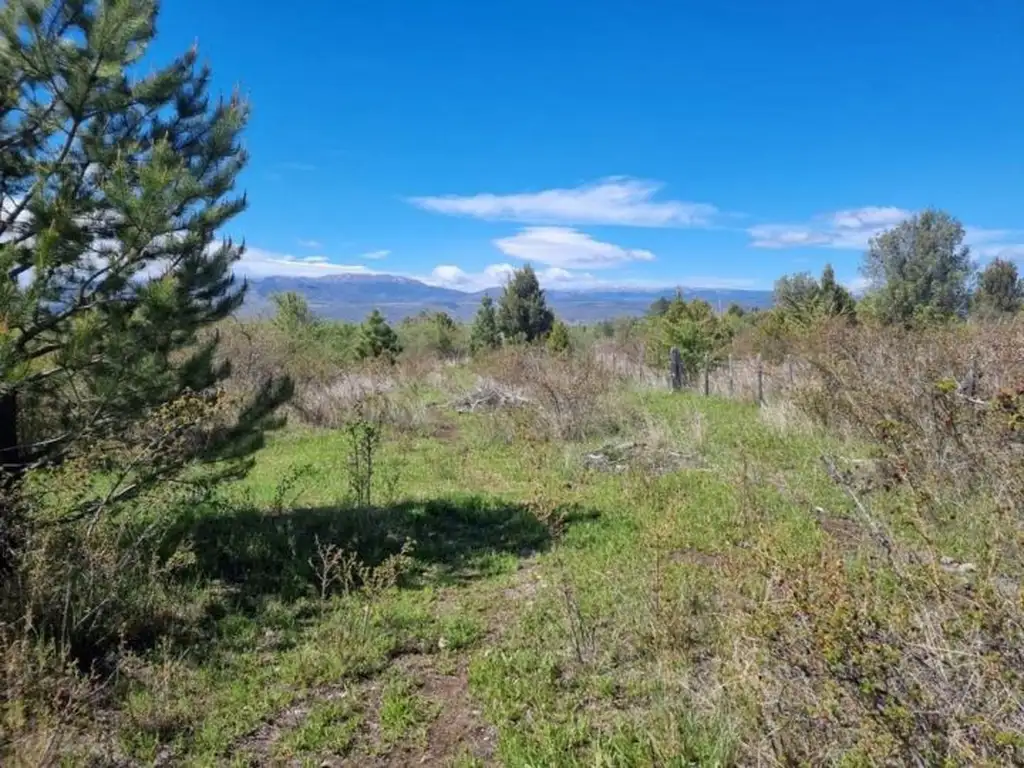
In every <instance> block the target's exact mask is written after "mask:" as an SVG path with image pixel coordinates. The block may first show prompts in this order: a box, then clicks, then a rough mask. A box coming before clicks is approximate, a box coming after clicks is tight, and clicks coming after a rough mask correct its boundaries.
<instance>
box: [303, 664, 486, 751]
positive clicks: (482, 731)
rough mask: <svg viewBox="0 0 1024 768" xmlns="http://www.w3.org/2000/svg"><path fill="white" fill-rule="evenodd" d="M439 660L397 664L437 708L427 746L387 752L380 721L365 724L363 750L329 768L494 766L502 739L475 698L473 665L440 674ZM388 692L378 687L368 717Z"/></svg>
mask: <svg viewBox="0 0 1024 768" xmlns="http://www.w3.org/2000/svg"><path fill="white" fill-rule="evenodd" d="M438 661H439V659H438V658H436V657H432V656H428V655H423V654H410V655H408V656H402V657H401V658H399V659H397V660H396V661H395V664H394V669H396V670H401V672H402V673H403V674H405V675H406V676H408V677H409V678H410V679H411V680H414V681H415V682H416V684H417V689H416V693H417V695H418V696H422V697H423V698H424V699H426V700H427V701H428V702H430V703H431V704H434V705H437V716H436V718H435V719H434V721H433V722H432V723H431V724H430V726H429V728H428V730H427V737H426V743H425V745H422V744H416V745H411V744H398V745H396V746H394V747H392V748H391V749H390V750H388V751H386V752H385V751H383V750H384V748H383V747H382V746H381V737H380V725H379V723H378V722H377V721H376V718H368V719H367V721H366V722H365V724H364V728H363V736H362V738H361V741H362V742H363V743H362V744H357V746H356V749H355V750H354V751H353V753H352V754H351V755H348V756H346V757H345V758H343V759H341V758H339V759H336V760H326V761H324V762H323V763H322V765H329V766H353V767H354V766H373V767H374V768H399V766H408V765H422V766H447V765H451V764H452V762H453V761H454V760H456V759H457V758H468V757H472V758H475V759H476V760H480V761H483V762H484V764H485V765H492V764H494V753H495V750H496V748H497V742H498V733H497V730H496V729H495V728H493V727H492V726H490V725H488V724H487V723H486V722H485V721H484V720H483V713H482V712H481V710H480V708H479V707H478V706H477V704H476V702H474V701H473V699H472V697H471V696H470V695H469V676H468V665H467V663H466V661H465V660H460V661H459V662H458V663H456V665H455V667H454V668H453V669H452V670H451V671H450V672H446V671H442V670H439V669H438V668H437V665H438ZM381 692H382V686H381V685H380V684H379V683H374V684H372V685H370V686H368V688H367V689H366V690H365V691H364V697H365V698H364V701H365V702H366V705H367V707H366V709H367V712H368V713H369V712H378V711H379V709H380V702H381Z"/></svg>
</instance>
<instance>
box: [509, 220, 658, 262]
mask: <svg viewBox="0 0 1024 768" xmlns="http://www.w3.org/2000/svg"><path fill="white" fill-rule="evenodd" d="M494 244H495V245H496V246H497V247H498V250H500V251H501V252H502V253H504V254H505V255H506V256H511V257H513V258H516V259H521V260H522V261H530V262H535V263H539V264H550V265H551V266H556V267H569V268H590V269H607V268H609V267H616V266H619V265H620V264H624V263H626V262H630V261H652V260H653V259H654V254H653V253H651V252H650V251H644V250H630V249H626V248H622V247H620V246H618V245H614V244H612V243H604V242H601V241H600V240H595V239H594V238H592V237H590V235H587V234H585V233H583V232H579V231H578V230H575V229H569V228H567V227H527V228H526V229H524V230H522V231H521V232H519V233H518V234H516V235H513V236H512V237H505V238H501V239H499V240H495V241H494Z"/></svg>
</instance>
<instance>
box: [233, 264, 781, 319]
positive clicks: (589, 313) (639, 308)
mask: <svg viewBox="0 0 1024 768" xmlns="http://www.w3.org/2000/svg"><path fill="white" fill-rule="evenodd" d="M285 291H295V292H296V293H300V294H302V295H303V296H305V297H306V300H307V301H308V302H309V305H310V308H311V309H312V310H313V311H314V312H316V314H318V315H320V316H321V317H326V318H330V319H332V320H349V321H355V320H362V319H363V318H364V317H366V315H367V314H369V313H370V312H371V311H372V310H374V309H379V310H380V311H381V312H382V313H383V314H384V315H385V316H386V317H387V318H388V320H389V321H390V322H398V321H400V320H402V319H403V318H406V317H410V316H412V315H416V314H418V313H419V312H421V311H423V310H430V311H444V312H447V313H448V314H449V315H451V316H452V317H454V318H456V319H458V320H470V319H472V317H473V315H475V314H476V311H477V308H478V307H479V306H480V299H481V297H483V296H484V295H485V294H490V295H491V296H493V297H495V298H497V296H498V295H500V293H501V289H500V288H490V289H488V290H485V291H476V292H466V291H459V290H456V289H454V288H443V287H440V286H434V285H427V284H426V283H424V282H421V281H419V280H415V279H413V278H410V277H400V276H398V275H361V274H347V275H325V276H323V277H286V276H280V275H279V276H271V277H263V278H256V279H250V281H249V294H248V296H247V297H246V301H245V305H244V306H243V308H242V313H243V314H245V315H249V316H253V315H262V314H267V313H269V312H271V311H272V305H271V301H270V297H271V296H272V295H273V294H275V293H284V292H285ZM682 291H683V296H684V297H685V298H687V299H697V298H699V299H704V300H706V301H708V302H710V303H711V304H712V305H713V306H715V307H716V308H717V307H720V308H721V309H722V310H723V311H724V310H725V308H726V307H728V306H729V304H731V303H733V302H735V303H737V304H739V305H740V306H742V307H744V308H745V309H752V308H754V307H757V308H761V309H766V308H768V307H770V306H771V305H772V293H771V291H754V290H739V289H731V288H730V289H725V288H723V289H715V288H683V289H682ZM545 293H546V294H547V298H548V303H549V304H550V305H551V307H552V308H553V309H554V310H555V312H557V313H558V315H559V316H560V317H562V318H563V319H565V320H566V321H567V322H570V323H579V322H595V321H597V320H609V319H612V318H615V317H622V316H626V315H632V316H636V315H642V314H643V313H645V312H646V311H647V309H648V307H650V305H651V303H652V302H654V301H655V300H656V299H658V298H659V297H661V296H665V297H669V298H671V297H672V296H674V295H675V289H674V288H664V289H657V290H638V289H629V288H623V289H612V288H596V289H592V290H571V291H566V290H546V291H545Z"/></svg>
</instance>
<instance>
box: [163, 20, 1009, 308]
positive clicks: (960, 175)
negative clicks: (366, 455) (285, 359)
mask: <svg viewBox="0 0 1024 768" xmlns="http://www.w3.org/2000/svg"><path fill="white" fill-rule="evenodd" d="M194 41H195V42H198V44H199V48H200V52H201V55H202V56H203V58H204V59H206V60H208V61H209V62H210V64H211V65H212V66H213V69H214V80H215V85H216V87H217V88H218V89H220V90H222V91H228V90H230V89H231V88H233V87H234V86H236V85H237V86H239V87H240V88H241V89H242V91H243V92H244V93H246V94H247V95H248V97H249V99H250V100H251V102H252V108H253V117H252V121H251V124H250V126H249V128H248V130H247V133H246V143H247V146H248V148H249V150H250V152H251V154H252V161H251V164H250V166H249V168H248V169H247V170H246V172H245V175H244V177H243V179H242V186H243V187H244V189H245V190H246V191H247V192H248V194H249V199H250V208H249V210H248V211H247V212H246V213H245V214H244V215H243V216H241V217H239V219H237V220H236V221H235V222H234V223H233V225H232V230H231V233H232V234H234V235H236V236H244V237H245V240H246V242H247V243H248V245H249V249H250V250H249V253H248V254H247V256H246V257H245V259H244V261H243V263H242V264H241V265H240V270H241V271H243V272H245V273H246V274H249V275H257V276H258V275H265V274H275V273H276V274H301V275H321V274H330V273H336V272H342V271H381V272H389V273H396V274H405V275H412V276H418V277H422V278H426V279H427V280H428V281H430V282H434V283H438V284H444V285H450V286H453V287H462V288H466V289H470V288H478V287H481V286H484V285H488V284H496V283H498V282H500V281H501V280H502V279H503V277H504V275H505V274H506V273H507V270H508V269H509V268H510V266H518V265H520V264H522V263H523V262H524V261H527V260H528V261H530V262H532V263H533V264H534V266H535V267H536V268H537V269H538V271H539V273H540V274H541V277H542V281H543V282H544V283H545V284H546V285H547V286H548V287H587V286H597V285H602V286H604V285H623V286H626V285H629V286H652V287H653V286H673V285H688V286H694V287H697V286H704V287H717V286H730V287H753V288H763V287H770V286H771V284H772V282H773V281H774V279H775V278H776V277H778V276H779V275H781V274H784V273H788V272H793V271H800V270H812V271H816V270H819V269H820V268H821V266H822V265H823V264H824V263H825V262H826V261H831V262H832V263H833V264H834V265H835V267H836V270H837V272H838V274H839V276H840V278H842V279H844V280H847V281H850V282H851V283H852V282H853V281H855V280H856V278H857V267H858V264H859V262H860V257H861V254H862V252H863V249H864V247H865V245H866V243H867V240H868V238H869V237H870V236H871V235H872V234H873V233H875V232H877V231H878V230H879V229H881V228H885V227H887V226H891V225H892V224H894V223H896V222H898V221H899V220H900V219H901V218H902V217H904V216H906V215H908V214H909V213H911V212H913V211H915V210H920V209H921V208H923V207H925V206H938V207H941V208H945V209H946V210H948V211H950V212H951V213H953V214H954V215H955V216H957V217H958V218H960V220H961V221H962V222H963V223H964V224H965V226H967V228H968V238H969V242H971V243H972V245H973V246H974V250H975V253H976V256H977V257H978V259H979V260H980V261H982V262H984V261H986V260H988V259H991V258H993V257H995V256H996V255H1003V256H1007V257H1016V258H1019V259H1024V3H1022V2H1020V0H984V1H982V2H965V1H964V0H884V2H883V1H880V0H862V2H858V3H855V4H851V3H836V2H821V0H813V1H812V0H785V2H776V3H769V2H765V1H764V0H725V1H723V2H717V3H712V2H704V3H691V2H678V0H675V1H670V0H644V2H635V0H634V2H627V1H626V0H615V1H614V2H613V1H611V0H587V1H586V2H583V1H582V0H561V1H560V2H551V1H550V0H517V1H516V2H502V1H501V0H495V1H494V2H469V1H468V0H432V2H408V1H399V0H340V1H339V0H304V2H301V3H292V4H285V3H280V2H270V0H216V2H210V0H169V1H168V2H164V3H163V11H162V13H161V17H160V22H159V35H158V41H157V43H156V44H155V45H154V46H153V49H152V51H151V55H152V57H153V59H154V60H166V59H167V58H168V57H170V56H171V55H174V54H175V53H177V52H179V51H181V50H183V49H185V48H186V47H187V46H189V45H191V44H192V43H193V42H194Z"/></svg>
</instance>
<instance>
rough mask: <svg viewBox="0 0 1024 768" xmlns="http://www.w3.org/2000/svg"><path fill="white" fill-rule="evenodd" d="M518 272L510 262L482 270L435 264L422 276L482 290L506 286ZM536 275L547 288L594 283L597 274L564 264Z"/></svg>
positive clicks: (449, 285) (432, 281)
mask: <svg viewBox="0 0 1024 768" xmlns="http://www.w3.org/2000/svg"><path fill="white" fill-rule="evenodd" d="M513 272H515V267H513V266H512V265H511V264H490V265H488V266H486V267H484V268H483V269H482V270H481V271H480V272H466V271H465V270H464V269H462V268H461V267H457V266H455V265H454V264H441V265H439V266H436V267H434V269H433V271H432V272H431V273H430V274H429V275H427V276H426V277H421V278H419V279H420V280H422V281H423V282H425V283H427V284H428V285H439V286H443V287H445V288H455V289H458V290H460V291H482V290H484V289H485V288H496V287H499V286H503V285H504V284H505V283H506V282H508V279H509V278H510V277H512V273H513ZM537 279H538V280H539V281H540V283H541V285H542V286H545V287H548V288H561V287H565V286H570V287H585V286H586V285H589V284H591V283H593V281H594V276H593V275H590V274H587V273H583V272H570V271H569V270H567V269H562V268H561V267H549V268H548V269H541V270H538V271H537Z"/></svg>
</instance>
